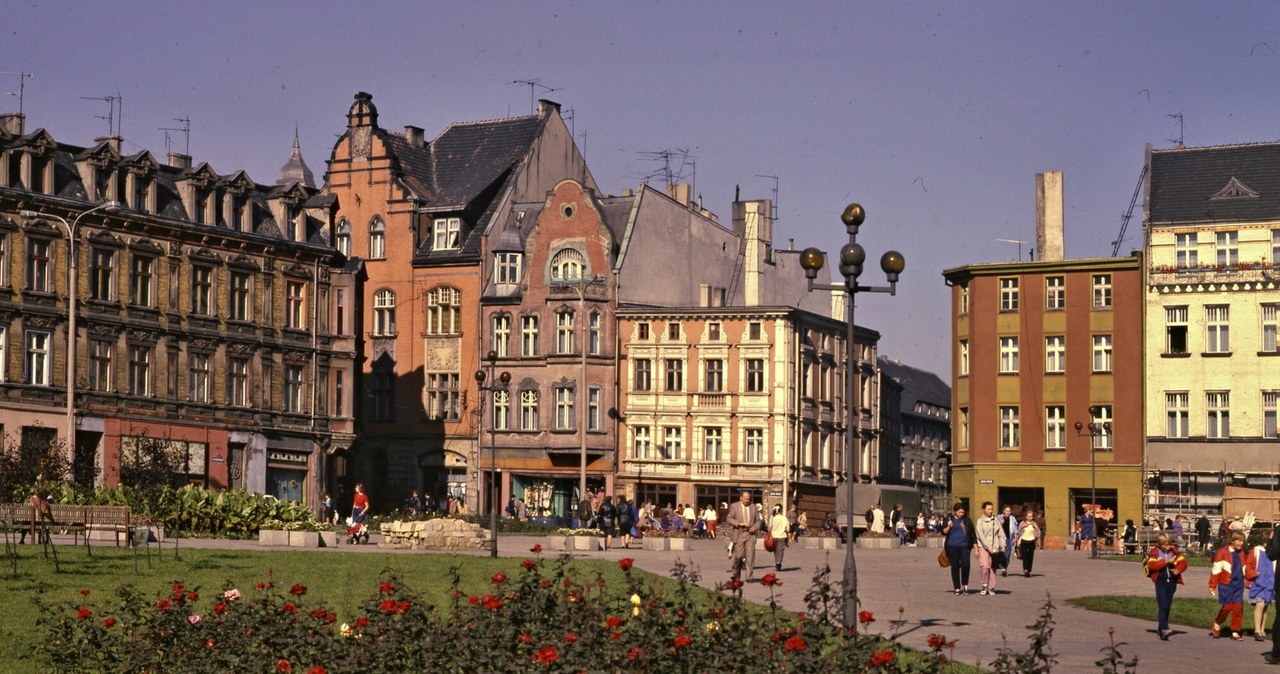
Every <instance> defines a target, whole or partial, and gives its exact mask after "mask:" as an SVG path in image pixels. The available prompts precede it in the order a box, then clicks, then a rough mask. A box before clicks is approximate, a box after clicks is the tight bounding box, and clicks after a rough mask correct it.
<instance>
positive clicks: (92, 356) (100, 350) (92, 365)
mask: <svg viewBox="0 0 1280 674" xmlns="http://www.w3.org/2000/svg"><path fill="white" fill-rule="evenodd" d="M112 351H113V346H112V344H111V342H109V341H107V340H105V339H91V340H89V389H90V390H93V391H100V392H102V393H110V392H111V390H112V389H113V388H114V387H113V386H112V385H111V371H112V368H111V354H112Z"/></svg>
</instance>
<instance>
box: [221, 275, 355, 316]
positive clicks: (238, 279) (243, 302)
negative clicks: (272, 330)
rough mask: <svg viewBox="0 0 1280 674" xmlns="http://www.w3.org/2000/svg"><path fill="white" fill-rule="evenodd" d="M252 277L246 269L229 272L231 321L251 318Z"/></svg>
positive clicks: (340, 295) (229, 314)
mask: <svg viewBox="0 0 1280 674" xmlns="http://www.w3.org/2000/svg"><path fill="white" fill-rule="evenodd" d="M252 279H253V277H252V276H250V275H249V272H247V271H233V272H231V290H230V292H229V293H228V295H227V300H228V302H227V304H229V305H230V306H229V307H228V308H229V309H230V312H229V313H228V315H227V317H228V318H230V319H231V320H233V321H251V320H253V295H252V287H251V286H250V283H251V281H252ZM338 292H339V295H338V297H339V298H341V297H342V294H341V292H342V291H338ZM339 301H341V299H340V300H339ZM339 329H341V326H339Z"/></svg>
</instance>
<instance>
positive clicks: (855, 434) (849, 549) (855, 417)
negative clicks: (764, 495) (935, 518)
mask: <svg viewBox="0 0 1280 674" xmlns="http://www.w3.org/2000/svg"><path fill="white" fill-rule="evenodd" d="M865 219H866V211H864V210H863V209H862V206H861V205H859V204H849V205H848V206H847V207H845V209H844V212H843V213H841V214H840V220H841V221H842V222H844V226H845V231H847V232H848V234H849V243H847V244H845V245H843V246H841V247H840V274H841V275H842V276H844V283H815V282H814V281H815V279H817V278H818V270H820V269H822V265H823V263H824V262H825V259H824V255H823V253H822V251H820V250H818V249H817V248H806V249H804V252H802V253H801V254H800V266H801V267H803V268H804V275H805V276H806V277H807V278H808V279H809V290H810V291H813V290H833V291H842V292H844V293H846V295H847V296H848V307H849V312H848V313H849V315H848V323H847V325H846V326H845V330H846V334H845V349H846V362H847V364H848V365H847V368H846V369H847V372H846V376H845V402H846V403H847V404H846V410H845V411H846V415H847V416H846V419H845V426H846V433H847V439H846V441H845V450H844V473H845V476H844V479H845V558H844V597H843V599H844V626H845V628H846V629H849V630H852V629H854V628H856V627H857V625H858V622H857V620H858V569H857V565H856V564H855V563H854V559H853V482H854V480H855V479H856V476H857V474H858V464H857V456H858V454H859V453H860V451H861V447H862V441H861V440H862V423H861V419H862V412H861V407H862V405H861V401H860V400H859V397H860V394H861V389H862V386H861V381H860V380H861V377H860V376H859V375H860V372H861V369H862V368H861V365H860V363H859V357H858V350H857V344H856V330H857V328H856V327H855V324H854V309H855V308H856V306H857V295H858V293H860V292H869V293H889V294H890V295H893V294H895V290H896V288H897V284H898V275H899V274H901V273H902V270H903V268H904V267H905V266H906V260H905V259H904V258H903V257H902V253H899V252H898V251H896V250H891V251H889V252H887V253H885V254H884V255H883V256H881V257H880V268H881V269H882V270H884V274H885V278H886V279H887V280H888V281H889V285H887V286H866V285H862V284H860V283H858V277H859V276H860V275H861V274H862V263H863V262H864V261H866V259H867V253H866V251H865V250H864V249H863V248H862V246H860V245H858V227H859V226H861V225H862V222H863V221H864V220H865Z"/></svg>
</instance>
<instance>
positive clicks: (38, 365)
mask: <svg viewBox="0 0 1280 674" xmlns="http://www.w3.org/2000/svg"><path fill="white" fill-rule="evenodd" d="M49 365H50V364H49V333H47V332H37V331H35V330H28V331H27V383H28V384H31V385H33V386H48V385H49Z"/></svg>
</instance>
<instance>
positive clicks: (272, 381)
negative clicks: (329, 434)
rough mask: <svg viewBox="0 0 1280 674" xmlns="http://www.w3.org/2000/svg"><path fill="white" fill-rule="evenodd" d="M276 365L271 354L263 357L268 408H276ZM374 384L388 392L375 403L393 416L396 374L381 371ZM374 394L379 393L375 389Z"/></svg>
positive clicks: (377, 374)
mask: <svg viewBox="0 0 1280 674" xmlns="http://www.w3.org/2000/svg"><path fill="white" fill-rule="evenodd" d="M275 385H276V365H275V362H274V361H273V360H272V359H271V357H270V356H264V357H263V359H262V407H263V408H264V409H268V410H274V409H275V408H276V392H275ZM373 385H374V387H375V389H376V388H377V387H382V388H383V391H384V392H385V393H386V394H387V395H386V396H385V397H383V398H382V399H380V400H377V399H375V401H374V402H375V404H377V403H382V404H385V405H386V410H385V412H386V415H387V417H386V418H387V419H390V418H392V410H394V409H395V375H394V374H393V373H390V372H379V373H376V374H374V376H373ZM374 395H375V396H376V395H377V391H376V390H375V392H374Z"/></svg>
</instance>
